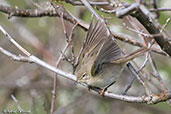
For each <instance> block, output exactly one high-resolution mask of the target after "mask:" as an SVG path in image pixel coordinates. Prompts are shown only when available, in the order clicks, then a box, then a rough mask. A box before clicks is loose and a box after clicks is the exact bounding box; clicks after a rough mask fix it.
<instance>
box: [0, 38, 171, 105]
mask: <svg viewBox="0 0 171 114" xmlns="http://www.w3.org/2000/svg"><path fill="white" fill-rule="evenodd" d="M14 41H15V40H14ZM15 42H16V41H15ZM14 45H15V44H14ZM1 49H2V47H1V48H0V52H2V51H1ZM8 53H10V52H8ZM10 55H14V54H12V53H11V54H10ZM7 56H8V55H7ZM15 56H16V55H15ZM10 57H12V56H10ZM18 57H19V56H18ZM28 59H30V60H31V61H33V62H34V63H35V64H38V65H40V66H42V67H44V68H46V69H48V70H50V71H53V72H55V73H57V74H59V75H60V76H62V77H65V78H68V79H70V80H72V81H76V76H75V75H72V74H70V73H67V72H64V71H62V70H59V69H56V68H55V67H53V66H51V65H49V64H47V63H46V62H44V61H42V60H40V59H38V58H37V57H35V56H33V55H31V56H29V57H28ZM79 85H81V86H82V87H84V88H85V87H86V88H88V87H87V85H85V84H79ZM91 92H93V93H95V94H98V91H91ZM104 96H106V97H110V98H115V99H120V100H124V101H128V102H139V103H151V104H155V103H158V102H162V101H166V100H168V99H171V92H164V93H161V94H159V95H156V94H152V95H151V96H143V97H134V96H126V95H117V94H114V93H110V92H108V91H106V92H105V93H104Z"/></svg>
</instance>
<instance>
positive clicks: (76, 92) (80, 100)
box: [0, 0, 171, 114]
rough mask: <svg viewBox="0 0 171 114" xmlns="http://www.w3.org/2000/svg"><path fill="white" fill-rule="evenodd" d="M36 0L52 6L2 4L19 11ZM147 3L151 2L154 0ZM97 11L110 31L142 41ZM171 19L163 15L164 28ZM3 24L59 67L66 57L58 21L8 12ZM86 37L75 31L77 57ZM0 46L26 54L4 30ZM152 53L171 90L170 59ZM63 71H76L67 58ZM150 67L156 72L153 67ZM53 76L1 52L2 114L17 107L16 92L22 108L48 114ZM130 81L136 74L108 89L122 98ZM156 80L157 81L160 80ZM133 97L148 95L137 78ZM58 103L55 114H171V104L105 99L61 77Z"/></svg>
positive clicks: (74, 9) (79, 12) (5, 0)
mask: <svg viewBox="0 0 171 114" xmlns="http://www.w3.org/2000/svg"><path fill="white" fill-rule="evenodd" d="M33 1H34V2H35V3H38V4H39V5H40V6H42V7H43V5H44V4H45V2H48V0H21V1H18V0H0V5H7V6H11V7H17V8H19V9H35V8H36V6H35V5H34V4H33ZM122 1H123V2H127V3H133V2H134V1H133V0H127V1H126V0H122ZM146 1H147V2H150V0H146ZM156 1H157V5H158V7H159V8H171V5H170V4H171V1H169V0H162V1H161V0H156ZM59 4H62V5H64V7H65V8H66V9H67V10H68V11H69V12H70V13H72V14H73V15H74V16H75V17H77V18H79V19H81V20H84V21H85V22H87V23H90V19H91V13H90V12H89V11H88V10H87V9H86V8H85V7H82V6H73V5H71V4H67V3H65V2H59ZM149 8H150V6H149ZM97 12H98V13H99V14H100V15H103V16H104V17H111V19H109V27H110V29H111V30H112V31H115V32H121V33H124V34H129V35H130V36H133V37H134V38H136V39H134V40H137V41H141V40H139V39H138V35H137V34H135V33H133V32H131V31H129V30H126V29H125V27H124V26H123V20H122V19H118V18H116V17H115V16H114V15H113V14H105V13H102V12H100V11H97ZM169 17H171V11H165V12H160V18H159V19H158V20H159V22H160V24H161V25H163V24H165V22H166V20H167V19H168V18H169ZM64 24H65V27H66V32H67V34H68V35H69V34H70V32H71V29H72V27H73V26H74V25H73V24H71V23H70V22H68V21H64ZM0 25H2V26H3V27H4V28H5V29H6V30H7V32H8V33H9V34H10V35H11V36H12V37H13V38H14V39H15V40H16V41H17V42H18V43H20V44H21V45H22V46H23V47H24V48H25V49H26V50H28V51H29V52H30V53H32V54H33V55H35V56H37V57H38V58H40V59H42V60H44V61H46V62H47V63H49V64H51V65H54V66H55V64H56V61H57V59H58V57H59V55H60V54H61V52H60V51H61V50H63V48H64V47H65V45H66V36H65V34H64V30H63V26H62V22H61V19H60V18H59V17H38V18H23V17H12V18H10V19H8V16H7V15H6V14H4V13H2V12H0ZM166 29H167V30H168V31H171V22H170V23H168V25H167V26H166ZM85 36H86V31H85V30H83V29H82V28H80V27H77V28H76V29H75V30H74V31H73V42H72V44H73V46H74V54H75V56H76V55H78V52H79V49H80V48H81V46H82V43H83V40H84V38H85ZM118 43H119V45H120V46H121V47H122V49H123V50H124V51H125V52H126V53H130V52H132V51H133V50H135V49H137V48H136V47H135V46H132V45H130V44H127V43H125V42H122V41H119V40H118ZM0 46H1V47H3V48H4V49H6V50H8V51H10V52H12V53H14V54H16V55H19V54H21V55H23V53H22V52H20V51H19V50H18V49H16V47H15V46H13V45H12V44H11V43H10V42H9V41H8V40H7V39H6V38H5V36H4V35H3V34H2V33H1V32H0ZM65 54H66V56H67V57H68V58H71V57H72V55H71V49H68V50H67V52H66V53H65ZM152 55H153V58H154V60H155V62H156V65H157V68H158V71H159V73H160V75H161V77H162V79H163V82H164V83H165V85H166V87H168V89H169V88H170V89H171V70H170V68H171V62H170V61H171V60H170V58H169V57H166V56H163V55H160V54H156V53H153V54H152ZM135 61H136V62H137V64H139V65H141V64H142V63H143V61H144V56H143V57H140V58H137V59H136V60H135ZM59 68H60V69H62V70H64V71H66V72H72V65H71V64H70V63H69V62H67V61H65V60H64V61H62V62H61V64H60V66H59ZM146 68H147V69H148V70H151V68H150V67H149V66H148V65H147V67H146ZM54 76H55V73H52V72H50V71H48V70H47V69H45V68H42V67H40V66H38V65H36V64H30V63H22V62H16V61H13V60H11V59H10V58H9V57H7V56H5V55H3V54H2V53H0V112H1V113H2V111H3V110H5V109H11V110H17V109H18V108H17V105H16V103H15V102H14V101H13V100H12V98H11V94H13V95H14V96H15V97H16V99H17V100H18V102H19V104H20V105H21V107H22V109H23V110H25V111H27V110H30V111H31V113H32V114H47V112H49V111H50V106H51V99H52V90H53V77H54ZM130 79H131V75H130V74H129V72H128V71H127V70H126V69H125V71H124V72H123V73H122V75H121V77H120V78H118V81H117V82H116V84H114V85H113V86H112V87H110V89H109V90H110V91H112V92H114V93H118V94H121V93H122V92H123V91H124V89H125V88H126V86H127V85H128V83H129V82H130ZM154 81H155V82H156V83H158V82H157V80H154ZM153 92H157V90H155V89H154V90H153ZM128 95H135V96H141V95H144V89H143V88H142V86H141V85H140V84H139V82H138V81H137V80H136V81H135V82H134V84H133V87H132V88H131V89H130V90H129V91H128ZM55 103H56V105H55V114H113V113H117V114H130V113H131V114H137V113H139V114H161V113H162V114H170V112H171V107H170V106H169V105H168V104H167V103H166V102H163V103H158V104H155V105H147V104H141V103H128V102H124V101H119V100H115V99H110V98H105V97H101V96H99V95H94V94H92V93H90V92H88V90H85V89H82V88H80V87H79V85H76V84H75V83H74V82H73V81H70V80H68V79H65V78H63V77H60V76H58V77H57V95H56V101H55Z"/></svg>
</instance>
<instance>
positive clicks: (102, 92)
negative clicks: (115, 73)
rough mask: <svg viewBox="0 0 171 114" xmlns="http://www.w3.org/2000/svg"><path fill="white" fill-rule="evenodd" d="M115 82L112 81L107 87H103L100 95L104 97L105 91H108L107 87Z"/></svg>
mask: <svg viewBox="0 0 171 114" xmlns="http://www.w3.org/2000/svg"><path fill="white" fill-rule="evenodd" d="M114 83H115V81H114V82H112V83H111V84H110V85H108V86H107V87H105V88H103V89H102V90H101V91H100V95H102V96H103V97H104V93H105V91H107V89H108V88H109V87H110V86H112V85H113V84H114Z"/></svg>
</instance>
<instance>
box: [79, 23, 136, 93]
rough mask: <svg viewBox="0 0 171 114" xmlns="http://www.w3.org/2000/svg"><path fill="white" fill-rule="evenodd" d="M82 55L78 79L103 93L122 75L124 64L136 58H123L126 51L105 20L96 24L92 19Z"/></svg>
mask: <svg viewBox="0 0 171 114" xmlns="http://www.w3.org/2000/svg"><path fill="white" fill-rule="evenodd" d="M82 55H83V58H82V60H81V66H80V69H79V70H78V72H77V76H78V77H77V81H78V82H80V83H85V84H87V85H88V86H89V87H97V88H101V89H103V90H102V91H101V92H102V93H101V94H104V91H105V90H106V89H107V88H108V87H109V86H110V85H112V84H113V83H114V82H115V81H116V78H117V77H118V76H120V74H121V72H122V71H123V69H124V65H125V64H126V63H127V62H128V61H129V60H130V59H133V58H135V57H127V58H129V60H125V59H121V58H122V57H123V56H124V53H123V52H122V50H121V49H120V48H119V46H118V45H117V42H116V40H115V38H114V37H113V36H112V34H111V33H110V31H109V29H108V28H107V26H106V24H105V23H104V21H103V20H99V21H98V22H97V23H96V24H94V21H93V20H92V22H91V24H90V27H89V30H88V34H87V37H86V39H85V43H84V45H83V52H82ZM118 60H119V62H118Z"/></svg>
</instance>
